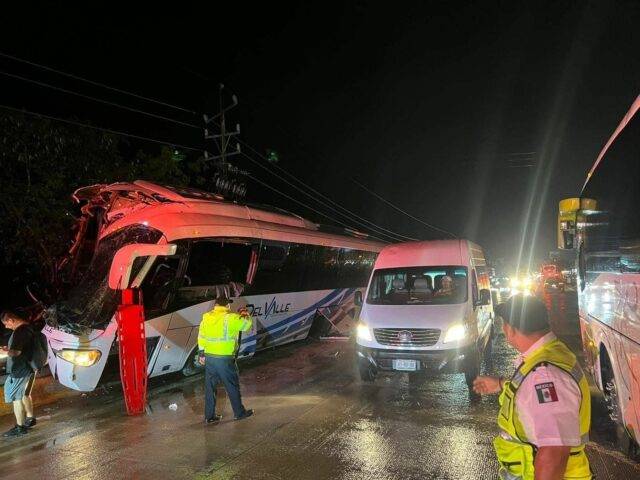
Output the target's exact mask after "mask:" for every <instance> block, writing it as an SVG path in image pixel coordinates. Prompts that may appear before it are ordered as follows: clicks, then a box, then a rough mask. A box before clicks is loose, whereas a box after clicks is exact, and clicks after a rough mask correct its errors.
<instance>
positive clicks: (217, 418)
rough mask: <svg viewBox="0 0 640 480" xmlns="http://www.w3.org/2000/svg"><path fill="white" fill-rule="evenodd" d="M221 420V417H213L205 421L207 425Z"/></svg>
mask: <svg viewBox="0 0 640 480" xmlns="http://www.w3.org/2000/svg"><path fill="white" fill-rule="evenodd" d="M220 420H222V415H214V416H213V418H207V419H206V420H205V421H206V423H207V424H209V423H218V422H219V421H220Z"/></svg>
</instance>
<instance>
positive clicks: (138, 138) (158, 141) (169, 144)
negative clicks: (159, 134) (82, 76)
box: [0, 104, 202, 152]
mask: <svg viewBox="0 0 640 480" xmlns="http://www.w3.org/2000/svg"><path fill="white" fill-rule="evenodd" d="M0 108H3V109H5V110H11V111H13V112H18V113H22V114H26V115H31V116H34V117H41V118H46V119H47V120H53V121H56V122H62V123H67V124H70V125H75V126H78V127H84V128H90V129H93V130H99V131H101V132H106V133H111V134H113V135H121V136H124V137H130V138H135V139H137V140H144V141H146V142H151V143H157V144H160V145H168V146H172V147H179V148H182V149H185V150H192V151H197V152H201V151H202V148H195V147H190V146H188V145H182V144H180V143H176V142H169V141H165V140H159V139H156V138H150V137H143V136H141V135H135V134H133V133H128V132H122V131H118V130H112V129H110V128H104V127H98V126H95V125H89V124H87V123H82V122H76V121H73V120H67V119H64V118H59V117H54V116H52V115H45V114H43V113H37V112H31V111H29V110H24V109H20V108H15V107H10V106H8V105H1V104H0Z"/></svg>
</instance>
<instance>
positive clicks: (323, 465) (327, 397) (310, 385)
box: [0, 299, 640, 480]
mask: <svg viewBox="0 0 640 480" xmlns="http://www.w3.org/2000/svg"><path fill="white" fill-rule="evenodd" d="M556 300H557V299H556ZM569 303H570V302H569ZM554 305H555V307H558V305H557V302H556V304H554ZM564 308H565V309H567V307H566V305H565V307H564ZM571 308H572V307H571V306H569V308H568V311H569V314H568V315H560V317H559V319H558V318H556V319H555V322H557V326H558V328H559V329H561V330H563V331H564V330H566V332H565V333H569V334H570V333H576V331H575V324H574V320H575V318H574V314H573V313H572V312H571ZM567 321H569V324H567V323H566V322H567ZM567 338H568V339H569V340H570V341H573V343H574V344H575V341H576V337H575V335H574V336H571V335H569V336H568V337H567ZM495 349H496V351H495V360H494V365H493V367H492V368H491V371H492V372H495V373H502V374H508V373H510V371H511V369H512V366H511V362H512V358H513V355H514V353H513V351H511V350H510V349H509V348H508V347H507V346H506V345H505V344H504V340H503V339H502V338H501V337H500V338H498V340H497V342H496V347H495ZM486 368H487V366H485V369H486ZM241 372H242V373H241V378H242V386H243V393H244V400H245V404H246V405H247V406H248V407H251V408H255V409H256V415H255V416H254V417H251V418H249V419H247V420H243V421H241V422H234V421H232V420H231V418H232V413H231V409H230V406H229V404H228V401H227V399H226V397H225V395H224V394H223V393H222V391H220V394H219V398H220V399H221V403H222V405H223V408H222V414H223V416H224V419H223V421H222V423H221V424H219V425H215V426H205V425H203V423H202V421H201V420H202V411H203V386H202V377H201V376H196V377H192V378H189V379H179V378H178V377H173V378H170V379H165V380H163V381H160V382H154V385H153V387H152V389H151V392H150V401H149V409H148V412H147V414H146V415H144V416H140V417H136V418H130V417H127V416H125V415H124V414H123V407H122V402H121V397H120V395H119V393H118V392H114V391H111V392H108V391H98V392H96V393H94V394H92V395H89V396H86V397H79V396H76V397H73V398H69V399H64V400H58V401H57V402H56V403H54V404H52V405H50V406H48V407H41V408H40V412H39V413H40V414H41V415H42V416H41V418H42V421H41V422H40V423H39V424H38V425H37V427H36V428H34V429H33V431H32V432H30V433H29V434H28V435H27V436H25V437H22V438H19V439H14V440H9V441H4V442H3V441H2V440H0V442H2V443H0V444H1V445H2V449H1V450H0V472H1V473H0V477H2V478H4V479H14V478H15V479H19V478H20V479H21V478H30V479H33V478H47V479H58V478H60V479H62V478H73V479H84V478H86V479H120V478H122V479H138V478H139V479H146V478H156V479H157V478H168V479H178V478H202V479H204V478H220V479H354V480H355V479H367V480H371V479H386V478H388V479H414V478H415V479H492V478H496V474H495V472H496V469H497V464H496V461H495V459H494V454H493V451H492V448H491V439H492V437H493V435H494V434H495V431H496V430H495V429H496V427H495V415H496V413H497V403H496V398H495V397H486V398H483V399H482V400H481V401H480V402H479V403H477V404H471V403H470V402H469V399H468V395H467V390H466V385H465V382H464V377H463V375H446V376H441V377H433V378H429V379H428V380H427V381H426V382H424V383H419V384H416V383H412V382H410V381H409V379H408V377H407V375H406V374H401V375H394V376H381V377H379V378H378V379H377V380H376V382H375V383H374V384H363V383H362V382H360V380H359V379H358V377H357V371H356V369H355V365H354V357H353V346H352V344H351V343H350V342H347V341H326V342H315V343H304V344H298V345H293V346H289V347H285V348H281V349H279V350H276V351H273V352H269V353H266V354H262V355H260V356H259V357H257V358H255V359H252V360H250V361H248V362H244V363H243V364H241ZM599 401H600V400H599V397H598V395H597V394H595V393H594V405H595V408H594V411H595V414H596V415H600V416H601V417H602V416H603V415H604V414H603V412H602V410H601V406H599V405H600V403H599ZM172 404H174V405H175V406H176V407H177V409H175V410H174V409H172V408H170V405H172ZM45 408H46V409H47V410H44V409H45ZM11 423H12V422H11V418H10V417H2V419H1V425H0V426H1V427H2V428H3V429H4V428H8V427H9V426H10V425H11ZM594 424H595V425H594V432H593V438H594V441H592V442H591V444H590V445H589V446H588V453H589V457H590V460H591V463H592V468H593V469H594V470H595V472H596V473H597V474H598V479H613V478H615V479H628V478H629V479H630V478H640V465H639V464H637V463H634V462H633V461H631V460H628V459H627V458H625V457H624V456H623V455H622V454H620V453H618V452H617V451H615V449H614V448H613V444H612V443H611V442H612V437H611V435H610V433H609V432H608V429H607V428H606V422H603V421H602V420H599V421H595V422H594Z"/></svg>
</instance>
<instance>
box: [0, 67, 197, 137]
mask: <svg viewBox="0 0 640 480" xmlns="http://www.w3.org/2000/svg"><path fill="white" fill-rule="evenodd" d="M0 74H2V75H5V76H7V77H10V78H14V79H17V80H22V81H24V82H28V83H33V84H35V85H38V86H40V87H46V88H50V89H52V90H57V91H59V92H63V93H66V94H68V95H75V96H77V97H81V98H84V99H87V100H92V101H94V102H99V103H103V104H106V105H111V106H114V107H118V108H122V109H124V110H128V111H130V112H134V113H139V114H141V115H146V116H148V117H152V118H156V119H158V120H164V121H167V122H171V123H175V124H177V125H182V126H184V127H189V128H196V129H198V130H200V129H202V127H201V126H199V125H194V124H193V123H187V122H182V121H180V120H175V119H173V118H169V117H165V116H163V115H157V114H155V113H150V112H146V111H144V110H139V109H137V108H133V107H127V106H126V105H121V104H119V103H114V102H110V101H108V100H103V99H101V98H96V97H92V96H90V95H85V94H83V93H79V92H74V91H73V90H67V89H66V88H62V87H56V86H55V85H51V84H49V83H45V82H40V81H38V80H33V79H31V78H27V77H22V76H20V75H16V74H14V73H9V72H5V71H3V70H0Z"/></svg>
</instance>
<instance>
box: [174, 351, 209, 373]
mask: <svg viewBox="0 0 640 480" xmlns="http://www.w3.org/2000/svg"><path fill="white" fill-rule="evenodd" d="M203 371H204V367H203V366H202V365H200V364H199V363H198V347H197V346H196V347H193V350H191V352H190V353H189V355H188V356H187V360H186V361H185V362H184V367H182V370H180V372H181V373H182V375H184V376H185V377H191V376H193V375H195V374H196V373H200V372H203Z"/></svg>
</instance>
